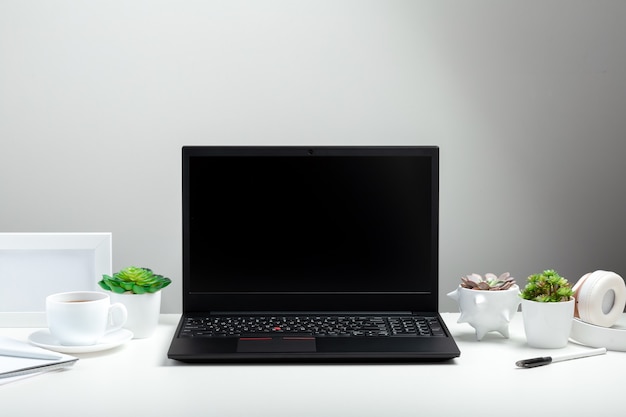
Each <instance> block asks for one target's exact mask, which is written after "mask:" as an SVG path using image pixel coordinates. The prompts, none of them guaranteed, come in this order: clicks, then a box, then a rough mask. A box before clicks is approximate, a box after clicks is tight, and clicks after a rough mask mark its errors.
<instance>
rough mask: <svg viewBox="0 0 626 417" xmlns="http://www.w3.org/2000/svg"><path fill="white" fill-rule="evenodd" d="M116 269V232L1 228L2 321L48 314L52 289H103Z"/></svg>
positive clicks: (56, 290) (0, 284)
mask: <svg viewBox="0 0 626 417" xmlns="http://www.w3.org/2000/svg"><path fill="white" fill-rule="evenodd" d="M111 271H112V234H111V233H0V323H1V322H2V321H3V320H2V318H3V316H6V315H15V313H45V305H46V303H45V299H46V297H47V296H48V295H50V294H53V293H57V292H66V291H85V290H88V291H95V290H98V289H99V287H98V284H97V282H98V281H99V280H100V279H101V278H102V275H103V274H107V275H111Z"/></svg>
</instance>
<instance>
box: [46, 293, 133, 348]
mask: <svg viewBox="0 0 626 417" xmlns="http://www.w3.org/2000/svg"><path fill="white" fill-rule="evenodd" d="M46 316H47V320H48V328H49V329H50V334H51V335H52V337H54V338H55V339H56V340H57V341H58V342H59V343H60V344H62V345H64V346H91V345H95V344H96V343H98V341H99V340H100V339H101V338H102V337H103V336H104V335H105V334H106V333H109V332H112V331H115V330H118V329H120V328H121V327H122V326H123V325H124V323H126V319H127V317H128V313H127V311H126V307H125V306H124V305H123V304H121V303H115V304H111V299H110V297H109V295H108V294H106V293H102V292H97V291H73V292H64V293H58V294H52V295H49V296H48V297H46Z"/></svg>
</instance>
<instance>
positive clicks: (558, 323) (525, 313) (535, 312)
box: [522, 297, 575, 349]
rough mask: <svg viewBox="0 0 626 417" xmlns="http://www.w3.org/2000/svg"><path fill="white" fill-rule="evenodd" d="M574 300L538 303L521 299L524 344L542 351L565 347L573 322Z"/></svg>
mask: <svg viewBox="0 0 626 417" xmlns="http://www.w3.org/2000/svg"><path fill="white" fill-rule="evenodd" d="M574 304H575V301H574V298H573V297H572V299H571V300H570V301H561V302H551V303H540V302H537V301H531V300H525V299H522V317H523V319H524V331H525V332H526V342H528V345H529V346H532V347H536V348H544V349H558V348H562V347H565V346H566V345H567V342H568V341H569V336H570V332H571V331H572V323H573V320H574Z"/></svg>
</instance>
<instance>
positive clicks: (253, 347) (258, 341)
mask: <svg viewBox="0 0 626 417" xmlns="http://www.w3.org/2000/svg"><path fill="white" fill-rule="evenodd" d="M315 351H316V349H315V338H314V337H242V338H240V339H239V342H238V343H237V352H241V353H271V352H315Z"/></svg>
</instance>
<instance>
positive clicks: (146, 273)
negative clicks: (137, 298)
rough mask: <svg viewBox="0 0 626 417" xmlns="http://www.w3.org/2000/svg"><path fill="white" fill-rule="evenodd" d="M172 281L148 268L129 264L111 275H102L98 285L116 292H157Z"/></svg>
mask: <svg viewBox="0 0 626 417" xmlns="http://www.w3.org/2000/svg"><path fill="white" fill-rule="evenodd" d="M171 282H172V280H171V279H169V278H166V277H164V276H162V275H157V274H155V273H153V272H152V270H151V269H148V268H138V267H136V266H129V267H127V268H124V269H122V270H120V271H119V272H116V273H114V274H113V276H109V275H102V280H100V281H98V285H99V286H100V287H101V288H102V289H104V290H106V291H112V292H114V293H117V294H122V293H125V292H130V293H134V294H145V293H154V292H157V291H159V290H161V289H163V288H165V287H167V286H168V285H170V283H171Z"/></svg>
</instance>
